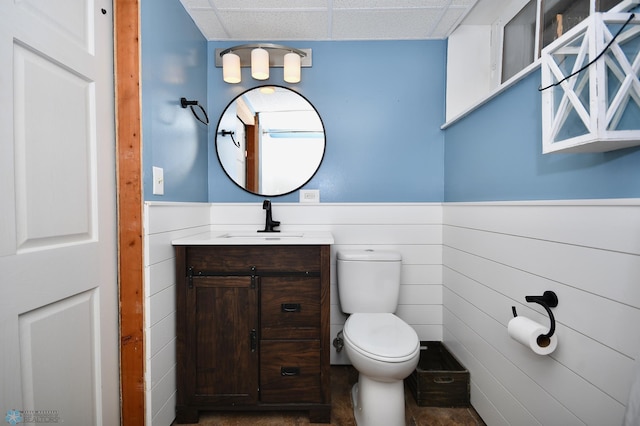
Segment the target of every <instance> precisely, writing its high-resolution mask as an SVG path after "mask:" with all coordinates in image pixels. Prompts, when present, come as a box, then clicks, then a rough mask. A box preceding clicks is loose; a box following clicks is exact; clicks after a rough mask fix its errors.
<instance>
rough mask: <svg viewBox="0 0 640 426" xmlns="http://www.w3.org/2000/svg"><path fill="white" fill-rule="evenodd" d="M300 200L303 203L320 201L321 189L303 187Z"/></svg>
mask: <svg viewBox="0 0 640 426" xmlns="http://www.w3.org/2000/svg"><path fill="white" fill-rule="evenodd" d="M300 202H301V203H319V202H320V190H319V189H301V190H300Z"/></svg>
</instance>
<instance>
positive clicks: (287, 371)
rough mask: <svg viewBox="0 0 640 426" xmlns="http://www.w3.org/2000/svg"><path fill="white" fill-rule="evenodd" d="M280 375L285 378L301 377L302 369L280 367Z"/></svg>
mask: <svg viewBox="0 0 640 426" xmlns="http://www.w3.org/2000/svg"><path fill="white" fill-rule="evenodd" d="M280 374H281V375H283V376H299V375H300V369H299V368H298V367H280Z"/></svg>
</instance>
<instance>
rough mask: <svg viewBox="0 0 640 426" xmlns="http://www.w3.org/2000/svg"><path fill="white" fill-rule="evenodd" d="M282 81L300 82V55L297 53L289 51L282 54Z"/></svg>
mask: <svg viewBox="0 0 640 426" xmlns="http://www.w3.org/2000/svg"><path fill="white" fill-rule="evenodd" d="M284 81H286V82H287V83H299V82H300V55H298V54H297V53H293V52H290V53H287V54H286V55H284Z"/></svg>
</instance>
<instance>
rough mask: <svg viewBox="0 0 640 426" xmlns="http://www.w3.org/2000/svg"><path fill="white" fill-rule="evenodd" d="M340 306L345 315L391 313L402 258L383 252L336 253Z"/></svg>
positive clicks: (393, 308) (354, 251) (396, 297)
mask: <svg viewBox="0 0 640 426" xmlns="http://www.w3.org/2000/svg"><path fill="white" fill-rule="evenodd" d="M336 265H337V277H338V295H339V296H340V307H341V309H342V312H344V313H346V314H353V313H375V312H389V313H393V312H395V311H396V308H397V307H398V296H399V294H400V271H401V269H402V256H401V255H400V253H398V252H395V251H387V250H340V251H338V252H337V254H336Z"/></svg>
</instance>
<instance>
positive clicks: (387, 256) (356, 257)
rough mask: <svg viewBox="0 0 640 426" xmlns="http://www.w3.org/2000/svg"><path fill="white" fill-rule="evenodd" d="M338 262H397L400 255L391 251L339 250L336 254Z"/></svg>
mask: <svg viewBox="0 0 640 426" xmlns="http://www.w3.org/2000/svg"><path fill="white" fill-rule="evenodd" d="M337 258H338V259H339V260H350V261H353V262H358V261H360V262H364V261H372V260H373V261H378V262H398V261H400V260H402V255H401V254H400V253H398V252H397V251H392V250H373V249H366V250H339V251H338V253H337Z"/></svg>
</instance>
